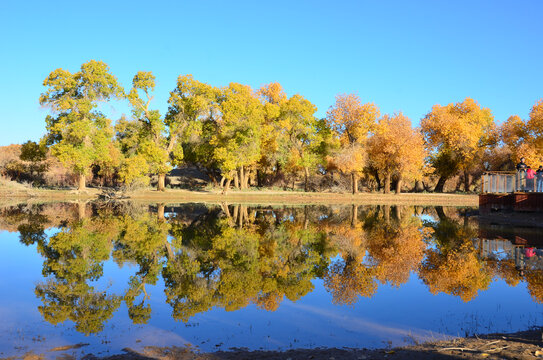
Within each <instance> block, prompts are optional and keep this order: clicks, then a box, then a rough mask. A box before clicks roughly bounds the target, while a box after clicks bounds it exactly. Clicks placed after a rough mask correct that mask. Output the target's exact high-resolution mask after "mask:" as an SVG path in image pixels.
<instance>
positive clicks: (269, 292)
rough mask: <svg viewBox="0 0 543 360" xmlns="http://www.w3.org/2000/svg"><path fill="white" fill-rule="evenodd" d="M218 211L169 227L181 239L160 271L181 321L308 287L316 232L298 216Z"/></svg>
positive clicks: (273, 303) (272, 302) (269, 305)
mask: <svg viewBox="0 0 543 360" xmlns="http://www.w3.org/2000/svg"><path fill="white" fill-rule="evenodd" d="M223 210H224V212H223V214H224V217H216V216H209V217H208V218H207V219H205V220H203V221H198V222H197V223H195V224H193V225H191V226H188V227H185V228H182V229H174V230H173V232H178V231H181V232H182V238H183V242H182V246H181V251H180V252H179V253H176V255H175V259H174V260H173V261H169V262H168V264H167V266H166V268H165V269H164V272H163V275H164V278H165V282H166V295H167V298H168V302H169V303H170V305H171V306H172V307H173V314H174V317H176V318H178V319H181V320H184V321H187V320H188V319H189V318H190V317H191V316H193V315H194V314H196V313H198V312H201V311H206V310H208V309H210V308H211V307H213V306H219V307H223V308H225V309H226V310H228V311H231V310H236V309H239V308H241V307H244V306H247V305H248V304H250V303H255V304H256V305H257V306H259V307H261V308H264V309H267V310H275V309H276V308H277V307H278V305H279V303H280V302H281V301H282V299H283V297H285V296H286V297H287V298H288V299H290V300H292V301H295V300H297V299H299V298H300V297H301V296H303V295H305V294H306V293H307V292H309V291H310V290H311V289H312V288H313V285H312V284H311V279H312V278H313V277H314V271H315V269H316V268H317V267H318V265H319V264H321V262H322V256H321V255H320V253H319V251H318V250H319V247H321V248H322V237H320V236H318V234H316V233H315V231H316V229H315V228H314V227H309V226H308V225H307V224H306V222H305V221H303V220H302V219H303V217H304V216H303V215H302V216H300V214H299V212H296V211H293V212H292V213H290V214H289V215H288V216H285V215H284V214H281V212H280V211H279V212H277V213H275V214H271V213H268V214H266V213H265V212H262V211H260V212H259V211H256V212H255V211H251V212H249V211H248V209H247V208H246V207H241V206H240V207H234V208H233V209H232V211H231V210H230V209H229V208H228V207H227V206H226V205H225V206H223ZM240 219H241V220H240ZM287 219H288V220H287ZM234 224H237V226H233V225H234Z"/></svg>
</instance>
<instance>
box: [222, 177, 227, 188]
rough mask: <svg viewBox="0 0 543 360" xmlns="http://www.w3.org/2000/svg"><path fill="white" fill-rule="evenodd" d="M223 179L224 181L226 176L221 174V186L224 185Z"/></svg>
mask: <svg viewBox="0 0 543 360" xmlns="http://www.w3.org/2000/svg"><path fill="white" fill-rule="evenodd" d="M225 181H226V178H225V177H224V176H221V188H222V187H224V182H225Z"/></svg>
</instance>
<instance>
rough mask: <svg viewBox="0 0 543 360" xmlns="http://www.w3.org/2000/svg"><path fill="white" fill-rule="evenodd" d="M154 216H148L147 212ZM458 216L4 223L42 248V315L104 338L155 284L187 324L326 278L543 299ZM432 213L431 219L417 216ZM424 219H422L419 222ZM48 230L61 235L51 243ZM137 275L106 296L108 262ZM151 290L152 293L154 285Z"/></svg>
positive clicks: (45, 218)
mask: <svg viewBox="0 0 543 360" xmlns="http://www.w3.org/2000/svg"><path fill="white" fill-rule="evenodd" d="M149 210H151V211H149ZM461 212H462V209H443V208H439V207H438V208H429V207H428V208H423V207H402V206H354V205H353V206H345V207H340V206H337V207H324V206H298V207H275V208H272V207H248V206H245V205H228V204H221V205H220V206H209V207H206V206H204V205H183V206H179V207H176V208H165V207H164V205H157V206H153V207H148V206H137V205H133V204H130V203H124V204H117V205H115V206H104V205H100V204H97V203H96V204H89V205H87V206H85V205H84V204H79V205H70V204H53V205H39V206H15V207H10V208H4V209H2V210H0V227H1V228H3V229H7V230H10V231H15V230H18V231H19V233H20V241H21V243H23V244H25V245H36V249H37V252H38V253H39V254H40V255H41V256H42V257H43V259H44V260H43V276H44V280H43V281H41V282H40V283H38V284H37V285H36V288H35V293H36V296H37V297H38V298H39V299H40V301H41V303H42V305H41V306H40V307H39V311H40V312H41V314H42V316H43V317H44V319H45V320H46V321H48V322H50V323H52V324H58V323H61V322H64V321H66V320H71V321H73V322H74V323H75V326H76V329H77V330H78V331H80V332H82V333H85V334H91V333H97V332H100V331H101V330H102V328H103V326H104V323H105V322H106V321H107V320H108V319H110V318H111V317H112V316H113V314H114V313H115V312H116V311H117V310H118V309H119V307H120V306H121V304H122V303H123V302H124V304H125V305H126V307H127V309H128V316H129V317H130V319H131V320H132V321H133V322H134V323H137V324H142V323H147V322H148V321H149V319H150V318H151V314H152V309H151V305H150V304H151V303H150V302H149V299H150V297H151V296H152V294H151V293H150V292H149V291H150V289H151V288H150V287H149V286H150V285H156V284H157V283H158V282H159V280H160V279H163V281H164V293H165V295H166V301H167V303H168V304H169V305H170V306H171V308H172V316H173V317H174V318H175V319H178V320H181V321H185V322H186V321H188V320H189V319H191V318H192V317H193V316H195V315H196V314H198V313H201V312H205V311H208V310H210V309H211V308H214V307H220V308H224V309H225V310H227V311H233V310H237V309H240V308H243V307H245V306H247V305H249V304H255V305H256V306H258V307H259V308H261V309H265V310H269V311H274V310H276V309H277V308H278V307H279V306H280V304H281V302H282V301H283V300H284V299H289V300H290V301H297V300H298V299H300V298H301V297H303V296H304V295H306V294H308V293H309V292H311V291H312V290H313V286H314V285H313V283H312V280H314V279H322V280H323V282H324V286H325V288H326V289H327V290H328V291H329V292H330V294H331V295H332V297H333V301H334V303H336V304H349V305H353V304H355V303H356V302H357V300H358V299H359V298H360V297H372V296H373V295H374V294H375V293H376V292H377V291H378V286H379V284H388V285H390V286H393V287H400V286H401V285H402V284H404V283H406V282H407V281H408V280H409V277H410V276H411V275H412V274H417V275H418V276H419V278H420V279H421V280H422V281H423V283H424V284H426V285H427V287H428V290H429V291H430V292H431V293H433V294H437V293H446V294H450V295H454V296H458V297H460V298H461V299H462V300H464V301H469V300H471V299H473V298H474V297H476V296H477V293H478V292H479V291H481V290H484V289H486V288H488V286H489V284H490V283H491V281H492V279H493V278H495V277H499V278H503V279H504V280H505V281H506V282H507V284H509V285H511V286H515V285H517V284H518V283H520V282H521V281H526V282H527V285H528V289H529V291H530V293H531V295H532V297H533V298H534V300H536V301H538V302H541V301H542V300H543V274H542V272H541V270H540V269H538V268H537V267H534V266H525V267H524V268H523V269H522V271H519V267H518V265H517V263H516V262H515V261H516V260H515V259H513V258H512V257H511V256H495V255H493V254H486V255H485V256H482V255H483V253H482V251H481V247H480V246H479V245H478V244H479V243H478V241H479V240H478V232H477V224H476V223H475V222H473V221H470V220H469V219H468V218H467V217H464V216H462V214H461ZM421 215H425V216H421ZM422 219H425V220H424V221H423V220H422ZM47 229H51V231H47V233H51V232H53V233H54V235H52V236H47V235H46V230H47ZM110 260H113V261H114V262H115V263H116V264H117V265H118V266H119V267H122V266H124V265H128V264H130V265H133V266H132V267H130V269H134V270H133V273H132V275H131V276H130V278H129V281H128V283H127V284H125V286H124V291H121V292H117V293H116V292H114V291H112V290H111V287H106V288H105V289H101V288H100V287H99V286H98V285H97V282H96V280H99V279H100V278H101V277H102V276H103V271H104V264H105V262H107V261H110ZM152 289H153V290H152V291H156V287H153V288H152Z"/></svg>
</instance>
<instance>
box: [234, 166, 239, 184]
mask: <svg viewBox="0 0 543 360" xmlns="http://www.w3.org/2000/svg"><path fill="white" fill-rule="evenodd" d="M234 186H235V187H236V189H239V177H238V172H237V171H235V170H234Z"/></svg>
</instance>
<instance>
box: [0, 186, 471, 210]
mask: <svg viewBox="0 0 543 360" xmlns="http://www.w3.org/2000/svg"><path fill="white" fill-rule="evenodd" d="M104 190H105V189H104ZM102 191H103V190H102V189H99V188H87V189H86V190H84V191H82V192H79V191H77V190H46V189H31V188H29V189H2V188H0V198H1V200H0V202H3V201H17V200H21V201H31V202H35V201H38V202H39V201H78V200H79V201H91V200H97V199H99V197H100V195H101V194H102ZM114 194H115V196H116V197H115V198H113V199H115V200H128V201H136V202H157V203H164V204H173V203H176V204H179V203H194V202H198V203H223V202H227V203H250V204H267V205H275V204H305V205H313V204H314V205H341V204H345V205H347V204H349V205H350V204H353V205H429V206H430V205H434V206H439V205H443V206H470V207H477V206H478V205H479V197H478V195H465V194H442V193H402V194H382V193H359V194H350V193H316V192H307V193H306V192H296V191H272V190H249V191H240V190H234V191H230V192H228V194H221V192H220V190H211V191H196V190H179V189H168V190H166V191H164V192H159V191H156V190H148V189H145V190H140V191H134V192H126V193H124V192H120V191H117V192H114Z"/></svg>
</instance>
